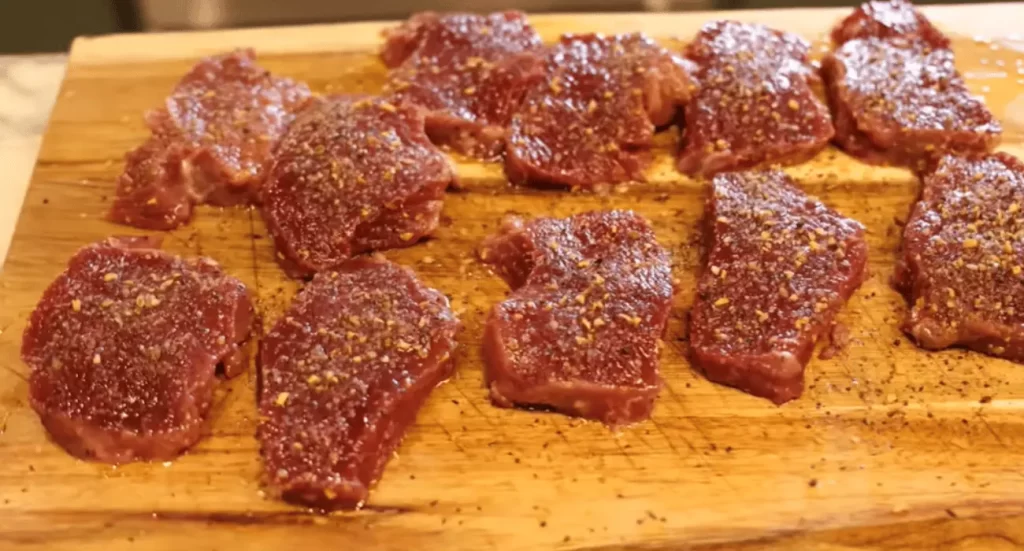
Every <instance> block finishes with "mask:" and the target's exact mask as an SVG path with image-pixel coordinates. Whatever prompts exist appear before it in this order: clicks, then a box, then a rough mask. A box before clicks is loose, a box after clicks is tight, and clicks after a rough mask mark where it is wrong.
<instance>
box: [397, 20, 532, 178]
mask: <svg viewBox="0 0 1024 551" xmlns="http://www.w3.org/2000/svg"><path fill="white" fill-rule="evenodd" d="M540 47H541V42H540V37H539V36H538V35H537V32H536V31H534V30H533V27H531V26H530V24H529V23H528V22H527V20H526V16H525V15H524V14H522V13H520V12H514V11H508V12H500V13H492V14H490V15H474V14H458V13H457V14H445V15H439V14H436V13H422V14H417V15H415V16H413V17H412V18H411V19H410V20H409V21H407V22H406V23H404V24H403V25H401V26H400V27H398V28H397V29H394V30H392V31H390V32H388V33H387V42H386V44H385V45H384V49H383V51H382V52H381V57H382V58H383V59H384V62H385V63H386V64H387V65H388V66H390V67H394V68H395V69H394V70H393V71H391V74H390V75H389V79H388V85H387V86H386V88H385V92H384V93H385V95H387V96H389V98H390V101H391V102H392V103H396V104H398V103H403V102H407V103H410V104H413V105H417V106H419V107H421V108H423V109H425V110H426V124H427V134H428V135H429V136H430V138H431V139H432V140H434V141H435V143H439V144H443V145H446V146H449V147H451V148H452V149H453V150H455V151H458V152H460V153H465V154H468V155H472V156H475V157H481V158H493V157H496V156H497V155H498V154H500V153H501V151H502V149H503V148H504V136H505V126H507V125H508V121H509V118H510V117H511V116H512V113H513V111H514V110H515V108H516V107H517V106H518V105H519V103H520V102H521V101H522V98H523V95H524V94H525V93H526V90H527V88H528V87H529V85H530V84H531V83H533V82H535V81H537V80H539V79H542V78H543V73H542V70H543V64H542V62H541V59H540V58H539V57H538V56H536V55H534V54H533V53H532V52H535V51H538V50H539V49H540Z"/></svg>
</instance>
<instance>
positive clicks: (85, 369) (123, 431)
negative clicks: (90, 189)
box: [21, 238, 253, 463]
mask: <svg viewBox="0 0 1024 551" xmlns="http://www.w3.org/2000/svg"><path fill="white" fill-rule="evenodd" d="M158 247H159V240H158V239H147V238H112V239H108V240H107V241H103V242H100V243H97V244H94V245H90V246H87V247H85V248H83V249H81V250H79V251H78V253H76V254H75V256H73V257H72V258H71V260H70V261H69V262H68V268H67V270H65V272H64V273H63V274H61V275H60V276H59V277H57V279H56V280H55V281H54V282H53V283H51V284H50V286H49V288H47V289H46V292H45V293H44V294H43V298H42V300H40V301H39V304H38V305H37V306H36V309H35V311H34V312H32V317H31V318H30V319H29V323H28V327H27V328H26V329H25V334H24V337H23V341H22V345H21V355H22V358H23V359H24V360H25V363H27V364H28V365H29V366H30V367H31V368H32V374H31V376H30V378H29V399H30V401H31V404H32V408H33V409H35V410H36V413H38V414H39V419H40V420H41V421H42V423H43V426H44V427H46V430H48V431H49V432H50V436H51V437H52V438H53V440H54V441H55V442H56V443H57V444H59V445H60V446H62V447H63V448H64V449H65V450H67V451H68V453H70V454H72V455H74V456H76V457H79V458H82V459H93V460H97V461H103V462H106V463H124V462H128V461H135V460H167V459H173V458H174V457H176V456H177V455H178V454H180V453H181V452H182V451H184V450H185V449H187V448H189V447H190V446H192V445H193V444H195V443H196V442H197V441H198V440H199V438H200V436H201V433H202V429H203V423H204V420H205V419H206V415H207V413H208V412H209V409H210V404H211V400H212V398H213V390H214V387H215V386H216V380H217V379H216V376H215V371H216V369H217V365H218V364H223V366H224V371H225V373H226V374H227V375H228V376H231V375H234V374H237V373H239V372H241V371H242V370H244V369H245V368H247V367H248V356H247V353H246V349H245V348H243V347H242V344H243V343H244V342H245V340H246V339H247V338H248V335H249V329H250V325H251V324H252V320H253V310H252V304H251V303H250V300H249V293H248V291H247V290H246V288H245V286H244V285H242V283H241V282H239V281H238V280H236V279H235V278H232V277H229V276H227V275H225V274H224V272H223V271H221V269H220V268H219V267H218V266H217V263H216V262H214V261H213V260H210V259H209V258H199V259H194V260H184V259H182V258H179V257H176V256H172V255H170V254H167V253H164V252H161V251H159V250H158V249H157V248H158Z"/></svg>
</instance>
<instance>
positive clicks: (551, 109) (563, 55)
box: [505, 34, 691, 188]
mask: <svg viewBox="0 0 1024 551" xmlns="http://www.w3.org/2000/svg"><path fill="white" fill-rule="evenodd" d="M546 66H547V70H546V72H547V74H548V78H547V79H545V80H542V81H541V82H539V83H537V84H536V85H535V86H534V88H533V89H532V90H531V91H530V92H529V93H528V94H527V95H526V99H525V100H524V101H523V104H522V106H521V107H520V109H519V111H518V113H516V115H515V116H514V117H513V118H512V123H511V126H510V128H509V133H510V137H509V140H508V151H507V155H506V159H505V170H506V172H507V174H508V176H509V179H510V180H511V181H512V182H514V183H530V184H534V185H540V186H565V187H578V188H593V187H595V186H597V185H601V184H612V183H617V182H624V181H628V180H642V179H643V174H642V170H643V168H644V166H645V165H646V157H647V153H648V151H647V150H648V149H649V148H650V147H651V143H652V141H653V139H654V131H655V127H656V126H661V125H665V124H668V123H670V122H671V121H672V119H673V117H674V116H675V114H676V111H677V109H678V108H679V107H681V105H682V104H683V103H684V102H685V101H686V100H687V99H689V97H690V93H691V85H690V79H689V75H688V74H687V72H686V69H685V64H684V62H683V60H682V59H681V58H678V57H676V56H674V55H673V54H671V53H670V52H668V51H667V50H665V49H664V48H662V47H660V46H658V45H657V44H656V43H655V42H654V41H652V40H651V39H649V38H647V37H645V36H643V35H641V34H624V35H615V36H604V35H597V34H584V35H566V36H563V37H562V39H561V41H559V43H558V44H557V45H555V46H554V47H553V49H552V50H551V52H550V53H549V54H548V56H547V59H546Z"/></svg>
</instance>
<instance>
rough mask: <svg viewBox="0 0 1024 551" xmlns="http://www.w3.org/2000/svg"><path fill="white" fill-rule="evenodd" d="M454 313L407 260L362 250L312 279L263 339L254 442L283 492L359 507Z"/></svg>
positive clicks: (446, 355) (433, 365)
mask: <svg viewBox="0 0 1024 551" xmlns="http://www.w3.org/2000/svg"><path fill="white" fill-rule="evenodd" d="M458 328H459V322H458V320H457V319H456V317H455V314H454V313H452V311H451V309H450V308H449V306H448V299H446V298H445V297H444V295H442V294H441V293H439V292H438V291H436V290H434V289H430V288H428V287H425V286H424V285H423V284H422V283H421V282H420V281H419V280H418V279H417V278H416V275H415V274H414V273H413V272H412V270H409V269H408V268H403V267H400V266H398V265H396V264H392V263H390V262H387V261H385V260H381V259H372V258H366V257H361V258H357V259H353V260H350V261H348V262H346V263H344V264H342V265H341V266H338V268H337V271H335V272H322V273H320V274H318V275H317V276H316V277H315V278H313V281H312V283H310V284H309V285H307V286H306V287H305V288H304V289H303V290H302V292H301V293H299V295H298V297H296V299H295V301H294V302H293V303H292V305H291V307H290V308H289V310H288V311H287V312H286V313H285V314H284V316H283V317H282V318H281V319H280V320H278V322H277V323H276V324H275V325H274V327H273V329H271V331H270V333H269V334H267V336H266V338H264V339H263V343H262V345H261V348H260V365H261V367H260V369H261V370H262V375H263V388H262V390H261V392H260V399H259V408H260V416H261V418H262V419H263V421H262V423H261V424H260V427H259V439H260V444H261V445H260V449H261V453H262V455H263V462H264V468H265V472H266V477H267V482H268V483H269V485H270V487H271V488H272V489H273V491H274V492H275V493H277V494H279V495H280V496H281V497H282V498H283V499H285V500H287V501H291V502H294V503H299V504H304V505H308V506H312V507H317V508H320V509H338V508H350V507H356V506H359V505H360V504H361V503H362V502H363V501H364V500H365V499H366V496H367V493H368V492H369V490H370V486H371V485H372V484H373V483H374V482H376V481H377V479H378V478H380V475H381V472H383V470H384V465H385V464H386V463H387V461H388V460H389V459H391V455H392V453H394V451H395V449H396V448H397V447H398V444H399V442H400V441H401V439H402V436H403V435H404V434H405V430H406V428H407V427H408V426H409V424H410V423H412V421H413V419H414V418H415V417H416V412H417V411H419V409H420V407H421V406H422V405H423V403H424V401H425V400H426V398H427V396H428V395H429V394H430V391H431V390H433V389H434V387H436V386H437V385H438V384H440V383H441V382H442V381H444V380H445V379H447V378H448V377H449V376H450V375H451V374H452V372H453V370H454V363H453V361H452V354H453V352H454V349H455V334H456V332H457V330H458Z"/></svg>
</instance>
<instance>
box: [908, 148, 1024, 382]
mask: <svg viewBox="0 0 1024 551" xmlns="http://www.w3.org/2000/svg"><path fill="white" fill-rule="evenodd" d="M1022 207H1024V163H1022V162H1021V161H1020V160H1019V159H1017V158H1014V157H1012V156H1010V155H1008V154H1005V153H997V154H994V155H990V156H986V157H981V158H975V159H968V158H963V157H954V156H948V157H945V158H943V159H942V160H940V161H939V162H938V164H937V167H936V168H935V170H934V171H933V172H931V173H929V174H927V175H926V176H925V177H924V180H923V184H922V193H921V199H920V201H918V203H917V204H916V205H914V209H913V213H912V214H911V216H910V220H908V222H907V225H906V227H905V228H904V233H903V252H902V261H901V263H900V266H899V269H897V272H896V283H897V285H898V286H899V287H900V288H901V290H902V291H903V292H904V294H905V295H906V296H907V299H908V301H909V302H910V314H909V316H908V318H907V320H906V323H905V324H904V330H905V331H906V332H907V333H909V334H910V336H911V337H913V338H914V340H915V341H917V343H918V344H919V345H920V346H922V347H924V348H927V349H930V350H939V349H943V348H949V347H952V346H963V347H966V348H971V349H974V350H978V351H980V352H983V353H985V354H990V355H992V356H999V357H1003V358H1007V359H1010V360H1014V361H1018V362H1021V361H1024V214H1022V212H1021V208H1022Z"/></svg>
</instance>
